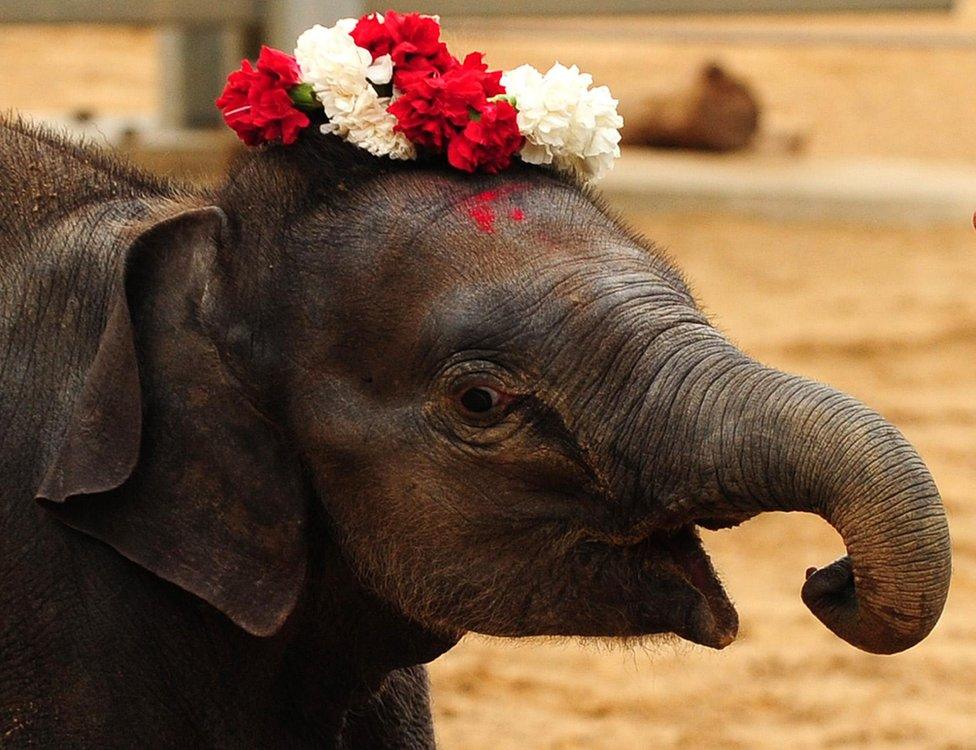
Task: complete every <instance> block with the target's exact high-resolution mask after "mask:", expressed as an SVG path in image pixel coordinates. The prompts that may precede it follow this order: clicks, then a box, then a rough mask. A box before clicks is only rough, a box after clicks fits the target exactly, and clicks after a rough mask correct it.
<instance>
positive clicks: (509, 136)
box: [447, 99, 525, 174]
mask: <svg viewBox="0 0 976 750" xmlns="http://www.w3.org/2000/svg"><path fill="white" fill-rule="evenodd" d="M517 118H518V112H516V110H515V107H513V106H512V105H511V104H509V103H508V102H507V101H505V100H504V99H502V100H499V101H497V102H488V104H487V105H485V107H484V108H483V109H481V110H480V111H479V112H478V114H477V115H472V118H471V120H470V121H469V122H468V124H467V126H466V127H465V128H464V130H462V131H461V132H460V133H457V134H456V135H455V136H454V137H453V138H452V139H451V142H450V144H449V145H448V147H447V160H448V162H450V164H451V166H452V167H456V168H457V169H463V170H464V171H465V172H476V171H477V170H479V169H480V170H482V171H484V172H488V173H489V174H495V173H496V172H501V171H502V170H503V169H508V167H509V165H510V164H511V163H512V157H513V156H515V154H517V153H518V152H519V151H520V150H521V148H522V144H523V143H524V142H525V139H524V138H523V137H522V134H521V133H520V132H519V126H518V120H517Z"/></svg>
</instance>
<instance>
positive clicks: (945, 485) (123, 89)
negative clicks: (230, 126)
mask: <svg viewBox="0 0 976 750" xmlns="http://www.w3.org/2000/svg"><path fill="white" fill-rule="evenodd" d="M964 5H965V6H966V7H967V8H970V9H971V8H972V5H973V3H971V2H967V3H965V4H964ZM973 15H976V14H973V13H972V12H970V13H969V14H968V15H964V17H962V18H961V20H960V22H963V21H965V22H966V23H972V22H973V18H972V16H973ZM966 19H969V20H966ZM898 23H900V24H902V25H905V23H906V22H904V21H899V22H898ZM931 23H936V25H938V23H942V22H941V21H940V22H935V21H932V22H931ZM943 25H944V24H943ZM973 28H974V29H976V23H974V24H973ZM464 36H465V40H466V42H469V43H470V45H471V46H480V47H482V48H484V49H485V50H486V51H487V52H488V53H489V59H490V60H491V61H492V62H493V63H495V64H497V65H509V64H512V63H518V62H522V61H531V62H535V63H537V64H545V63H548V62H550V61H551V60H552V59H553V58H554V57H559V58H561V59H563V60H564V61H575V62H579V63H580V64H581V65H583V66H585V67H588V68H590V69H592V70H594V72H596V73H597V77H598V79H599V80H600V81H601V82H609V83H611V84H612V85H613V86H614V87H615V89H616V90H617V91H618V93H619V94H620V95H621V96H625V97H630V98H633V97H636V96H638V95H639V94H640V91H641V90H642V87H643V86H644V85H645V84H646V85H648V86H651V85H655V86H656V85H659V84H661V83H662V82H666V79H668V80H670V79H673V76H674V73H675V71H680V70H688V69H691V68H692V67H694V65H695V64H696V63H697V62H699V61H701V60H704V59H707V58H710V57H719V58H720V59H724V60H727V61H728V62H729V63H730V65H731V66H732V68H733V69H735V70H738V71H740V72H742V73H745V74H747V75H749V76H750V78H753V79H754V80H756V81H757V82H759V84H760V85H761V92H762V94H763V96H764V99H765V101H766V102H767V103H768V104H769V106H770V109H771V111H773V112H774V113H775V114H776V115H777V116H778V117H782V118H785V119H787V120H790V119H792V120H793V121H795V122H796V123H798V124H799V125H801V126H802V127H803V128H805V129H807V130H808V131H809V132H810V133H811V144H810V145H811V150H812V152H813V153H820V154H832V155H843V154H856V155H859V156H885V157H899V158H901V157H904V158H929V159H937V160H943V161H951V162H959V161H962V162H965V163H972V164H976V147H974V145H973V144H974V141H973V139H972V137H971V136H972V123H973V122H976V98H974V97H973V96H972V94H971V88H970V87H971V82H972V81H973V80H976V51H966V52H945V51H943V52H941V53H935V52H932V51H923V50H895V49H892V50H884V49H882V50H872V51H869V52H867V53H865V52H864V51H863V50H861V51H860V52H858V51H851V50H843V49H836V48H827V47H816V46H814V47H806V48H804V49H800V50H793V49H788V48H780V47H772V46H770V47H757V46H753V47H745V48H744V47H741V46H737V47H731V46H726V47H721V46H715V45H713V46H707V45H697V46H696V45H670V46H669V45H660V44H653V45H645V46H643V47H640V48H638V46H637V45H638V42H636V41H634V40H633V39H631V40H630V41H627V40H623V41H621V42H620V44H619V45H617V44H616V43H615V41H614V39H613V35H612V32H611V33H608V32H606V31H599V32H598V33H597V31H595V32H594V34H593V35H592V36H588V37H587V38H585V39H583V38H580V37H578V36H573V35H562V36H560V35H559V34H555V35H554V36H553V38H552V39H551V40H546V41H545V43H543V42H542V41H540V39H538V38H536V37H534V36H529V37H526V35H522V36H521V37H518V35H514V36H513V35H512V34H510V33H507V32H504V31H492V30H490V29H486V30H483V31H481V32H479V33H473V32H471V31H470V30H469V31H467V32H465V35H464ZM155 44H156V38H155V36H154V34H153V32H152V31H150V30H145V29H126V30H117V29H97V28H77V27H76V28H71V29H53V30H52V29H44V30H38V29H36V28H30V27H22V28H16V29H11V28H0V63H2V64H0V109H2V108H6V107H17V108H21V109H27V110H31V111H40V112H53V111H68V110H72V109H78V108H85V109H90V110H93V111H95V112H96V113H103V114H110V115H124V116H125V115H128V116H131V115H140V116H142V115H146V114H147V113H148V114H150V115H151V114H152V113H155V112H158V109H159V101H158V97H157V95H156V91H157V84H158V80H159V75H160V71H159V65H158V58H157V56H156V47H155ZM93 49H95V50H98V54H97V55H91V54H90V53H89V51H90V50H93ZM638 49H639V50H640V51H642V53H643V54H645V57H642V58H640V59H641V61H642V62H641V64H640V65H635V64H634V59H636V58H635V57H634V55H633V53H634V52H635V50H638ZM633 218H634V221H635V223H636V224H638V225H639V226H640V227H641V228H642V229H643V230H644V231H645V232H646V233H647V234H648V236H650V237H651V238H653V239H654V240H656V241H657V242H659V243H661V244H663V245H665V246H667V247H668V248H670V251H671V253H672V255H673V256H674V258H675V259H676V261H677V263H678V264H679V265H680V266H681V267H682V268H683V269H684V270H685V271H686V273H687V276H688V277H689V278H690V280H691V281H692V283H693V286H694V287H695V288H696V289H697V292H698V295H699V297H700V299H701V301H702V303H703V304H704V305H705V307H706V308H707V309H708V310H709V311H710V313H711V314H712V315H713V317H714V319H715V321H716V322H717V323H718V325H720V326H721V327H722V328H723V329H724V330H725V331H726V332H728V334H729V335H730V336H731V337H732V338H733V339H735V340H736V341H737V342H738V343H739V344H740V345H741V346H743V347H744V348H745V349H746V350H747V351H749V352H750V353H752V354H753V355H755V356H756V357H758V358H760V359H763V360H765V361H766V362H768V363H770V364H772V365H776V366H778V367H782V368H784V369H788V370H791V371H794V372H798V373H802V374H804V375H807V376H811V377H814V378H817V379H821V380H824V381H827V382H830V383H832V384H833V385H836V386H838V387H840V388H842V389H844V390H846V391H848V392H850V393H852V394H854V395H856V396H858V397H859V398H861V399H862V400H864V401H866V402H867V403H869V404H871V405H872V406H874V407H875V408H877V409H878V410H880V411H881V412H882V413H883V414H885V415H886V416H888V417H889V418H891V419H892V420H893V421H894V422H895V423H896V424H898V425H899V426H900V427H901V428H902V429H903V430H904V431H905V432H906V433H907V435H908V437H909V438H910V439H911V440H913V441H914V442H915V443H916V444H917V446H918V447H919V448H920V450H921V452H922V455H923V456H924V457H925V458H926V459H927V461H928V462H929V464H930V466H931V468H932V470H933V473H934V475H935V477H936V480H937V482H938V483H939V485H940V487H941V489H942V491H943V493H944V497H945V501H946V504H947V506H948V509H949V513H950V527H951V530H952V533H953V539H954V551H955V577H954V582H953V588H952V591H951V595H950V600H949V604H948V607H947V610H946V614H945V616H944V618H943V620H942V622H941V623H940V624H939V626H938V628H937V629H936V631H935V632H934V633H933V635H932V636H931V637H930V638H929V639H928V640H926V641H925V642H924V643H923V644H922V645H920V646H919V647H917V648H915V649H914V650H912V651H910V652H908V653H906V654H903V655H900V656H897V657H893V658H882V657H875V656H869V655H866V654H862V653H859V652H857V651H855V650H854V649H852V648H851V647H849V646H847V645H846V644H844V643H843V642H841V641H839V640H838V639H836V638H834V637H833V636H832V635H830V634H829V633H828V632H827V631H826V630H825V629H824V628H823V627H822V626H821V625H820V624H819V623H818V622H817V621H816V620H815V619H814V618H813V617H812V615H810V614H809V613H808V612H807V611H806V609H805V607H804V606H803V604H802V603H801V601H800V598H799V589H800V586H801V583H802V581H803V572H804V570H805V569H806V568H807V567H808V566H810V565H822V564H824V563H827V562H829V561H831V560H833V559H835V557H837V556H838V555H840V554H841V553H842V547H841V544H840V541H839V539H838V538H837V536H836V535H835V534H834V533H833V532H832V531H831V530H830V529H829V528H828V527H826V525H825V524H823V523H822V522H821V521H819V520H818V519H815V518H813V517H809V516H800V515H792V516H785V515H778V514H777V515H769V516H764V517H762V518H760V519H756V520H754V521H752V522H750V523H748V524H746V525H745V526H743V527H742V528H740V529H735V530H731V531H725V532H719V533H713V534H708V535H707V538H706V545H707V546H708V548H709V549H710V551H711V553H712V555H713V559H714V560H715V562H716V565H717V567H718V568H719V570H720V571H722V572H723V573H724V577H725V580H726V583H727V586H728V589H729V590H730V593H731V594H732V596H733V598H734V599H735V600H736V602H737V606H738V608H739V611H740V615H741V618H742V627H741V631H740V638H739V640H738V641H737V642H736V643H735V644H733V645H732V646H731V647H730V648H728V649H726V650H725V651H722V652H712V651H706V650H704V649H699V648H695V647H691V646H688V645H682V644H675V643H662V644H659V645H656V646H653V647H651V648H649V649H647V650H640V651H622V650H619V649H614V648H612V647H609V646H606V645H594V644H579V643H575V642H553V643H540V642H531V643H516V642H512V641H501V640H491V639H486V638H480V637H469V638H467V639H465V640H464V641H463V642H462V643H461V644H460V645H459V646H458V647H457V648H456V649H454V650H453V651H451V652H450V653H449V654H447V655H446V656H444V657H442V658H441V659H439V660H438V661H437V662H435V663H434V664H433V665H432V667H431V674H432V680H433V689H434V708H435V712H436V722H437V731H438V734H439V738H440V742H441V745H442V747H444V748H445V749H446V750H481V749H484V750H489V749H490V750H505V749H506V748H512V749H515V748H518V749H520V750H521V749H526V748H532V749H534V748H586V749H588V750H589V749H598V748H614V749H617V748H627V749H629V748H641V749H643V748H695V749H698V748H703V749H704V748H707V749H711V748H716V749H718V748H743V749H745V748H749V749H752V748H760V749H762V748H797V749H802V748H864V747H871V748H904V749H905V750H908V749H909V748H911V749H912V750H915V749H918V748H958V749H960V750H961V749H962V748H976V494H974V492H973V488H974V487H976V395H974V394H976V369H974V366H973V365H974V363H976V294H974V293H973V289H974V288H976V262H974V260H976V233H974V231H973V229H972V227H971V226H969V224H968V217H960V221H959V222H958V224H957V225H955V226H951V227H940V228H898V229H893V228H879V227H870V226H862V225H844V224H837V223H834V224H828V223H824V224H809V223H791V224H773V223H767V222H763V221H759V220H750V219H747V218H741V217H734V216H715V215H707V216H705V215H667V216H651V215H646V216H638V217H633Z"/></svg>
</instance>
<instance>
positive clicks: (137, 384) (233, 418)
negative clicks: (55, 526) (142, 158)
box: [37, 207, 306, 636]
mask: <svg viewBox="0 0 976 750" xmlns="http://www.w3.org/2000/svg"><path fill="white" fill-rule="evenodd" d="M225 224H226V217H225V216H224V214H223V212H222V211H220V209H218V208H214V207H211V208H204V209H193V210H184V211H181V212H178V213H175V215H170V216H169V217H167V218H164V219H162V220H160V221H157V222H155V223H153V224H151V225H149V226H148V227H145V228H144V230H143V231H141V232H140V233H138V234H137V236H136V237H135V239H134V240H133V241H132V242H131V243H130V244H129V246H128V248H127V250H126V253H125V263H124V266H123V268H122V269H120V272H119V275H120V279H119V284H118V291H117V293H116V296H115V299H114V302H113V304H112V307H111V312H110V314H109V316H108V319H107V323H106V325H105V329H104V332H103V333H102V334H101V340H100V343H99V346H98V350H97V354H96V355H95V358H94V360H93V361H92V362H91V364H90V366H89V368H88V371H87V376H86V378H85V381H84V385H83V387H82V389H81V391H80V395H79V396H78V397H77V399H76V401H75V403H74V408H73V411H72V413H71V416H70V419H69V421H68V424H67V425H66V428H65V430H64V438H63V441H62V442H61V445H60V447H59V449H58V450H56V451H55V452H54V460H53V462H52V463H51V464H50V465H49V467H48V469H47V473H46V475H45V476H44V479H43V482H42V483H41V486H40V488H39V489H38V491H37V497H38V499H39V500H42V501H44V504H45V506H46V507H47V508H48V509H50V510H51V511H52V512H53V513H54V514H55V515H56V516H57V517H58V518H60V519H61V520H62V521H64V522H65V523H66V524H68V525H70V526H72V527H74V528H76V529H79V530H81V531H83V532H85V533H87V534H90V535H91V536H93V537H95V538H97V539H100V540H102V541H103V542H106V543H107V544H109V545H111V546H112V547H114V548H115V549H116V550H118V551H119V552H120V553H121V554H123V555H124V556H125V557H127V558H129V559H131V560H133V561H134V562H136V563H138V564H139V565H141V566H142V567H144V568H146V569H147V570H150V571H152V572H153V573H155V574H156V575H158V576H160V577H161V578H164V579H166V580H168V581H171V582H173V583H175V584H177V585H178V586H180V587H182V588H183V589H185V590H187V591H190V592H192V593H193V594H195V595H197V596H199V597H200V598H202V599H204V600H206V601H207V602H209V603H210V604H212V605H213V606H214V607H216V608H217V609H219V610H220V611H222V612H224V613H225V614H226V615H227V616H228V617H229V618H230V619H231V620H233V621H234V622H235V623H237V624H238V625H239V626H241V627H242V628H244V629H245V630H247V631H248V632H250V633H252V634H254V635H260V636H265V635H270V634H272V633H274V632H275V631H277V630H278V628H279V627H280V626H281V625H282V624H283V622H284V621H285V619H286V618H287V617H288V615H289V614H290V612H291V611H292V609H293V608H294V606H295V603H296V601H297V599H298V596H299V593H300V591H301V589H302V587H303V584H304V577H305V566H306V546H305V537H304V535H305V513H306V502H305V487H304V481H303V479H302V473H301V469H300V466H299V464H298V461H297V459H296V458H295V457H294V456H293V455H292V453H291V452H290V451H289V450H288V449H287V446H286V444H285V442H284V441H283V440H282V437H281V435H279V434H278V432H277V430H276V428H275V427H274V425H273V423H272V422H270V421H269V420H268V419H266V418H265V417H264V416H263V415H262V414H261V413H260V411H259V410H258V409H257V408H256V407H255V406H254V405H253V404H252V402H251V401H250V400H249V399H248V398H247V397H246V395H245V391H244V389H243V388H242V387H241V385H240V384H239V383H238V382H237V381H236V380H235V378H234V377H233V376H232V374H231V373H230V372H229V371H228V369H227V367H226V366H225V363H224V362H223V361H222V360H221V358H220V356H219V354H218V351H217V349H216V348H215V346H214V343H213V341H212V340H211V337H210V336H208V335H207V333H206V331H205V329H204V324H203V323H202V322H201V317H202V313H201V309H202V308H201V305H202V304H204V303H205V302H206V300H207V299H208V296H209V287H210V285H211V284H212V283H213V282H214V280H215V279H216V277H217V276H218V275H219V274H218V273H217V270H216V269H217V268H218V267H219V264H218V246H219V244H220V237H221V234H222V231H223V227H224V226H225Z"/></svg>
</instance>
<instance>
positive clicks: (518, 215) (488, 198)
mask: <svg viewBox="0 0 976 750" xmlns="http://www.w3.org/2000/svg"><path fill="white" fill-rule="evenodd" d="M524 189H525V186H524V185H523V184H521V183H519V184H515V185H503V186H501V187H498V188H495V189H493V190H485V191H483V192H481V193H478V194H477V195H473V196H471V197H470V198H466V199H464V200H463V201H461V206H462V207H463V208H464V209H465V210H466V211H467V213H468V216H470V217H471V219H472V220H473V221H474V223H475V224H477V226H478V229H480V230H481V231H482V232H484V233H485V234H493V233H494V231H495V209H494V208H493V207H492V206H491V204H492V203H496V202H497V201H499V200H501V199H502V198H504V197H506V196H508V195H511V194H512V193H517V192H520V191H522V190H524ZM509 217H510V218H512V219H513V220H514V221H522V220H523V219H524V218H525V213H524V212H523V211H522V209H520V208H516V209H513V210H512V212H511V213H510V214H509Z"/></svg>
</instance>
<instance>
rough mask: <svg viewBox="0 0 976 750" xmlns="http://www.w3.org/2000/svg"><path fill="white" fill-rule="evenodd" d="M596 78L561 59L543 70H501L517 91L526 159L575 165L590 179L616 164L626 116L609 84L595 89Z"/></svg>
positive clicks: (506, 83) (510, 89) (528, 67)
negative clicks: (621, 129) (562, 61)
mask: <svg viewBox="0 0 976 750" xmlns="http://www.w3.org/2000/svg"><path fill="white" fill-rule="evenodd" d="M592 84H593V78H592V77H591V76H590V75H588V74H586V73H580V71H579V68H577V67H576V66H575V65H574V66H572V67H571V68H567V67H566V66H564V65H560V64H559V63H556V64H555V65H553V66H552V67H551V68H550V69H549V70H548V71H547V72H546V73H545V75H543V74H542V73H540V72H539V71H538V70H536V69H535V68H533V67H532V66H531V65H522V66H521V67H519V68H516V69H515V70H510V71H508V72H506V73H505V74H504V75H503V76H502V85H503V86H504V87H505V91H506V93H508V94H509V95H510V96H513V97H515V108H516V109H517V110H518V125H519V130H520V131H521V132H522V135H524V136H525V146H524V147H523V149H522V152H521V154H520V156H521V157H522V159H523V160H524V161H527V162H529V163H531V164H552V165H553V166H555V167H556V168H558V169H564V170H572V171H575V172H576V173H578V174H580V175H581V176H582V177H584V178H585V179H587V180H590V181H596V180H599V179H601V178H602V177H603V176H604V175H605V174H606V173H607V172H609V171H610V170H611V169H612V168H613V162H614V160H615V159H616V158H617V157H618V156H620V145H619V144H620V128H621V127H623V124H624V121H623V118H622V117H621V116H620V115H619V114H617V100H616V99H614V98H613V97H612V96H611V95H610V90H609V89H608V88H607V87H606V86H598V87H597V88H593V89H591V88H590V86H591V85H592Z"/></svg>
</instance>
